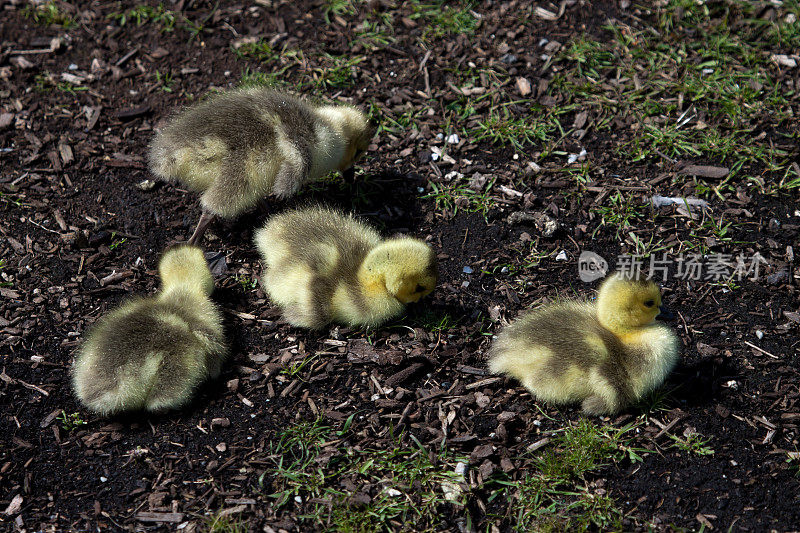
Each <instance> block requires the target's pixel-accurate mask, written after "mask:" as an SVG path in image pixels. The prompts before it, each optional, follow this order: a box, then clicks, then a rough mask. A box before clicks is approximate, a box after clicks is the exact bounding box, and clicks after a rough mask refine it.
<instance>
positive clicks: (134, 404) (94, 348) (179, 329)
mask: <svg viewBox="0 0 800 533" xmlns="http://www.w3.org/2000/svg"><path fill="white" fill-rule="evenodd" d="M225 353H226V349H225V346H224V339H223V334H222V325H221V318H220V316H219V313H218V312H217V311H216V309H215V308H214V306H213V304H212V303H211V302H210V301H208V300H205V299H198V298H196V297H187V298H186V299H185V300H181V299H180V298H179V299H172V300H171V301H168V302H165V301H162V300H158V299H154V298H148V299H142V300H137V301H134V302H131V303H128V304H126V305H123V306H122V307H121V308H119V309H117V310H116V311H114V312H112V313H111V314H110V315H109V316H108V317H107V318H105V319H103V320H102V321H101V322H100V323H99V324H97V325H96V326H95V327H94V328H93V329H92V331H91V332H90V334H89V336H88V338H87V340H86V341H85V343H84V344H83V346H82V347H81V348H80V350H79V353H78V356H77V358H76V361H75V365H74V367H73V373H72V378H73V385H74V388H75V392H76V394H77V396H78V398H79V399H80V400H81V401H82V402H83V403H84V404H85V405H86V406H87V407H89V408H90V409H91V410H93V411H96V412H98V413H100V414H103V415H108V414H113V413H117V412H122V411H129V410H139V409H145V410H150V411H158V410H162V409H168V408H176V407H180V406H181V405H183V404H185V403H186V402H187V401H189V399H190V398H191V396H192V393H193V391H194V389H195V388H196V386H197V385H198V384H199V383H200V382H202V381H203V380H204V379H205V378H206V377H207V376H208V375H209V373H213V372H218V371H219V365H220V364H221V361H222V358H223V357H224V355H225Z"/></svg>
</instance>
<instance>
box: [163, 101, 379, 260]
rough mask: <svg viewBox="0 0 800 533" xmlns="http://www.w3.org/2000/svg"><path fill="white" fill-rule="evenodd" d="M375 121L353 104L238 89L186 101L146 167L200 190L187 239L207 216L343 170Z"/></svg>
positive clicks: (198, 235) (197, 235)
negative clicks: (195, 102)
mask: <svg viewBox="0 0 800 533" xmlns="http://www.w3.org/2000/svg"><path fill="white" fill-rule="evenodd" d="M376 129H377V128H376V126H375V125H374V124H373V123H372V122H371V121H369V119H368V118H367V117H366V115H364V113H362V112H361V111H359V110H358V109H356V108H354V107H349V106H332V105H322V106H314V105H311V104H308V103H306V102H303V101H302V100H300V99H298V98H295V97H294V96H291V95H289V94H286V93H283V92H278V91H275V90H273V89H266V88H257V89H243V90H236V91H231V92H227V93H223V94H220V95H218V96H214V97H212V98H209V99H208V100H206V101H204V102H201V103H200V104H198V105H196V106H193V107H190V108H188V109H187V110H185V111H184V112H183V113H181V114H180V115H178V116H177V117H176V118H175V119H173V120H172V122H170V123H169V124H168V125H167V126H166V127H165V128H164V129H163V130H162V131H161V132H160V133H159V134H158V135H156V137H155V139H154V140H153V142H152V143H151V145H150V153H149V162H150V169H151V170H152V172H153V173H154V174H155V175H157V176H159V177H160V178H162V179H165V180H168V181H169V180H173V181H179V182H181V183H182V184H183V185H185V186H186V187H187V188H189V189H191V190H194V191H197V192H199V193H201V196H200V203H201V205H202V207H203V215H202V216H201V217H200V221H199V222H198V224H197V228H196V229H195V231H194V234H193V235H192V237H191V238H190V239H189V244H197V243H199V242H200V240H201V239H202V237H203V233H204V232H205V230H206V227H207V226H208V224H209V223H210V222H211V221H212V220H213V217H214V216H215V215H216V216H220V217H223V218H235V217H237V216H239V215H241V214H242V213H244V212H246V211H248V210H249V209H252V208H253V207H255V205H256V204H257V203H258V202H259V200H261V199H262V198H264V197H266V196H268V195H274V196H277V197H278V198H287V197H289V196H292V195H293V194H295V193H296V192H297V191H298V190H299V189H300V187H302V186H303V184H305V183H307V182H309V181H313V180H315V179H318V178H320V177H322V176H324V175H326V174H328V173H329V172H331V171H334V170H339V171H345V170H347V169H348V168H350V167H351V166H352V165H353V163H354V162H355V160H356V159H358V157H360V156H361V154H363V153H364V152H365V151H366V149H367V147H368V146H369V142H370V139H372V137H373V136H374V135H375V131H376Z"/></svg>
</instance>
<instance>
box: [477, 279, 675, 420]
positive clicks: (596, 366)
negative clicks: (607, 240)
mask: <svg viewBox="0 0 800 533" xmlns="http://www.w3.org/2000/svg"><path fill="white" fill-rule="evenodd" d="M660 305H661V291H660V290H659V288H658V286H657V285H656V284H655V283H653V282H651V281H636V280H631V279H629V278H625V277H622V276H620V275H613V276H611V277H609V278H607V279H606V280H605V281H604V282H603V284H602V285H601V287H600V291H599V293H598V295H597V300H596V301H595V302H575V301H570V302H561V303H555V304H552V305H548V306H545V307H542V308H540V309H536V310H535V311H532V312H530V313H528V314H526V315H524V316H522V317H521V318H519V319H518V320H516V321H515V322H514V323H512V324H511V325H510V326H508V327H507V328H505V329H504V330H503V331H501V332H500V334H499V335H498V336H497V339H496V340H495V342H494V345H493V346H492V348H491V349H490V352H489V368H490V369H491V371H492V372H494V373H497V374H507V375H509V376H512V377H515V378H517V379H518V380H520V381H521V382H522V384H523V385H524V386H525V388H527V389H528V390H529V391H531V393H532V394H533V395H534V396H535V397H536V398H538V399H540V400H543V401H545V402H548V403H553V404H568V403H574V402H582V407H583V411H584V412H586V413H587V414H613V413H616V412H618V411H619V410H621V409H623V408H625V407H626V406H628V405H630V404H631V403H632V402H634V401H636V400H637V399H639V398H641V397H642V396H643V395H644V394H646V393H647V392H649V391H651V390H653V389H654V388H655V387H658V386H659V385H660V384H661V383H662V382H663V381H664V379H665V378H666V377H667V374H669V372H670V371H671V370H672V368H673V367H674V366H675V363H676V362H677V360H678V338H677V337H676V335H675V334H674V333H673V331H672V330H671V329H670V328H668V327H667V326H665V325H663V324H660V323H656V322H655V318H656V316H657V315H658V314H659V306H660Z"/></svg>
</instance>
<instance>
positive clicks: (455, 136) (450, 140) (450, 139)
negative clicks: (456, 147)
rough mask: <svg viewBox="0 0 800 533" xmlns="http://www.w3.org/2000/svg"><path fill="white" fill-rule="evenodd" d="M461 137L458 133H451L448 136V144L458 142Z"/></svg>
mask: <svg viewBox="0 0 800 533" xmlns="http://www.w3.org/2000/svg"><path fill="white" fill-rule="evenodd" d="M459 141H461V139H459V138H458V134H456V133H451V134H450V135H448V136H447V144H458V143H459Z"/></svg>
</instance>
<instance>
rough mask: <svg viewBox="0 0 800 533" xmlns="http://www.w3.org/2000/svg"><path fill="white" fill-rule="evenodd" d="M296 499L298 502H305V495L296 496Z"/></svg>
mask: <svg viewBox="0 0 800 533" xmlns="http://www.w3.org/2000/svg"><path fill="white" fill-rule="evenodd" d="M294 501H296V502H297V503H303V497H302V496H295V497H294Z"/></svg>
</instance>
